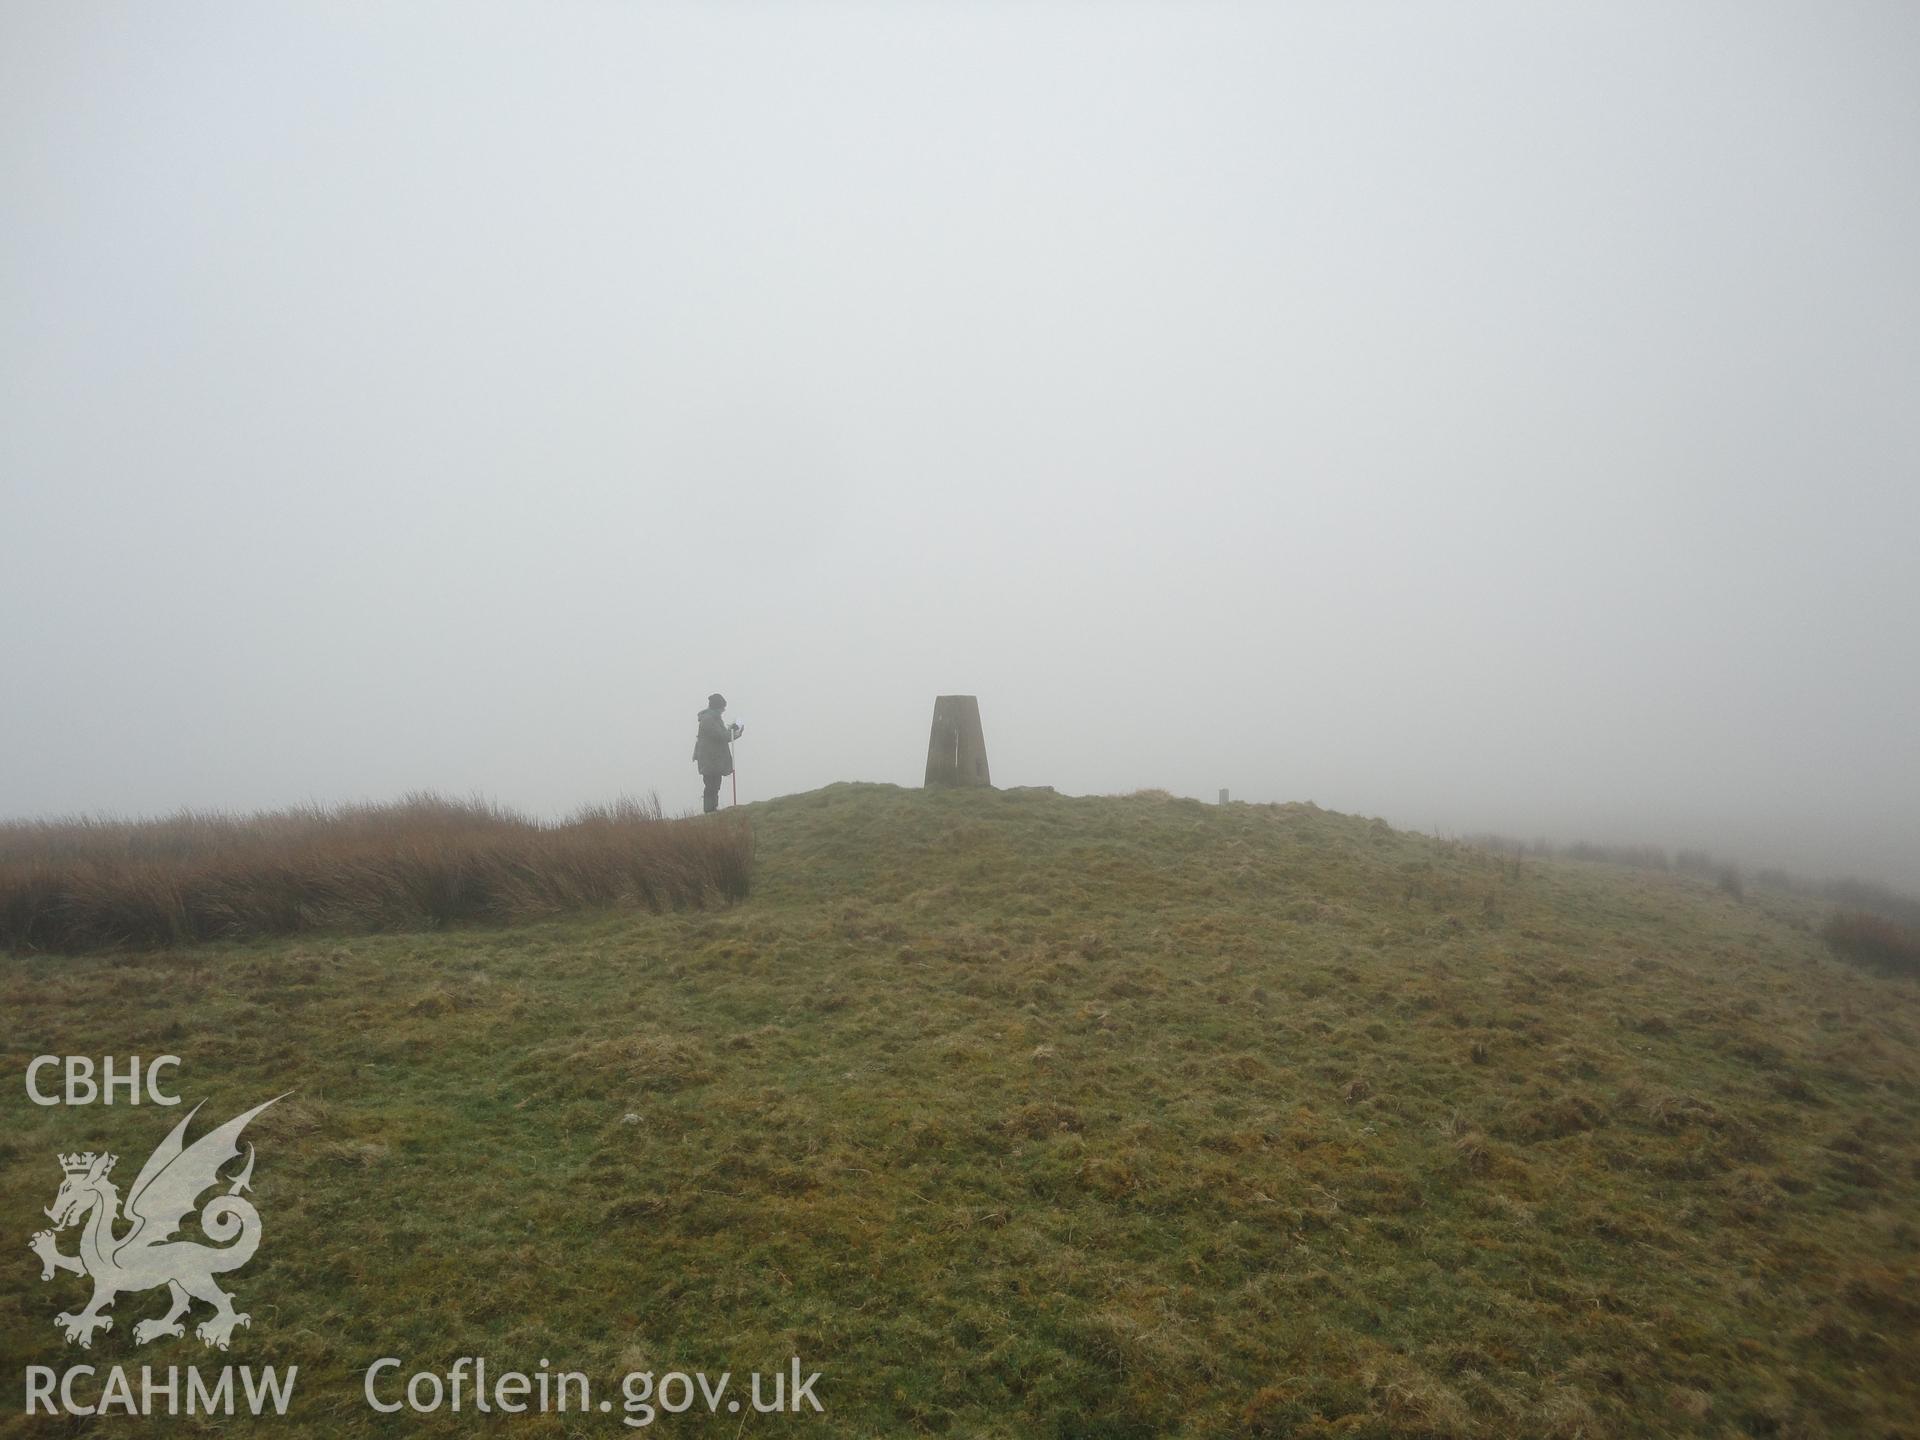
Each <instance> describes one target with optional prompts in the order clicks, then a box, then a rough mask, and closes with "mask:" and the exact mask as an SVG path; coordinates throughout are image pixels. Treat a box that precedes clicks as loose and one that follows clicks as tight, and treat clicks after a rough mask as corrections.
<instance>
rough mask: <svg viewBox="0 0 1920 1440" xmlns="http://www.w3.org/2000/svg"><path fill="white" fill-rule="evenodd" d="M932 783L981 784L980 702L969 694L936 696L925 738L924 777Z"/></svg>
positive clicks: (984, 756) (983, 765) (983, 738)
mask: <svg viewBox="0 0 1920 1440" xmlns="http://www.w3.org/2000/svg"><path fill="white" fill-rule="evenodd" d="M926 783H927V785H928V787H929V788H931V787H932V786H935V785H984V786H988V787H991V786H992V784H993V782H992V781H991V780H989V779H988V778H987V740H986V736H984V735H983V734H981V733H980V701H979V700H978V699H977V698H976V697H974V696H972V695H936V696H935V697H934V700H933V733H932V735H931V736H929V737H928V739H927V780H926Z"/></svg>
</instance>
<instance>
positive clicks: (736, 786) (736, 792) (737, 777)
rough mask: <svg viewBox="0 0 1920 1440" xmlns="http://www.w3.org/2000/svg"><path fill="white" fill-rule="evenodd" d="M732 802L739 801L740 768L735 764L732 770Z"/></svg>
mask: <svg viewBox="0 0 1920 1440" xmlns="http://www.w3.org/2000/svg"><path fill="white" fill-rule="evenodd" d="M733 803H734V804H736V805H738V804H739V803H740V768H739V767H738V766H735V767H734V771H733Z"/></svg>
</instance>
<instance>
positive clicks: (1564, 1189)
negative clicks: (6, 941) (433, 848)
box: [0, 785, 1920, 1437]
mask: <svg viewBox="0 0 1920 1440" xmlns="http://www.w3.org/2000/svg"><path fill="white" fill-rule="evenodd" d="M745 808H746V810H747V811H748V812H749V813H750V814H751V818H752V822H753V825H754V827H755V831H756V836H757V856H756V861H755V871H754V876H753V889H752V893H751V895H750V896H749V897H748V898H747V899H746V900H744V901H742V902H740V903H738V904H736V905H734V906H731V907H729V908H727V909H724V910H718V911H714V910H709V911H704V912H691V913H678V914H664V915H648V914H635V913H620V912H606V911H602V912H598V913H594V914H590V915H586V916H582V917H577V918H572V919H565V920H555V921H549V922H543V923H540V924H536V925H531V926H527V927H524V928H519V929H508V930H458V931H446V932H439V933H432V934H424V935H387V936H373V937H361V936H355V937H351V938H337V939H336V938H312V937H306V938H300V939H295V940H283V941H276V942H259V943H255V944H246V945H212V946H202V947H194V948H187V949H181V950H177V951H171V952H155V953H139V954H113V955H105V956H96V957H87V958H81V959H45V958H22V957H14V958H10V959H5V960H0V967H3V968H0V976H3V977H4V984H0V995H4V1000H5V1009H6V1013H7V1015H8V1017H9V1022H8V1024H7V1026H6V1035H5V1045H6V1047H7V1064H6V1068H7V1070H8V1072H9V1073H10V1074H12V1075H13V1076H15V1077H18V1076H19V1075H20V1074H21V1073H22V1072H23V1071H24V1069H25V1066H26V1062H27V1060H28V1059H29V1058H30V1057H32V1056H34V1055H37V1054H41V1053H58V1054H92V1055H102V1054H108V1053H111V1054H113V1055H116V1056H126V1055H130V1054H140V1055H142V1056H151V1055H155V1054H159V1053H162V1052H171V1053H175V1054H178V1055H180V1056H182V1057H183V1064H182V1066H181V1069H180V1071H179V1074H178V1078H177V1080H176V1081H175V1082H174V1083H175V1084H176V1086H177V1088H178V1090H179V1091H180V1093H182V1094H183V1095H184V1096H185V1098H186V1099H187V1101H188V1103H189V1104H191V1103H193V1102H194V1101H197V1100H200V1099H206V1100H207V1102H208V1104H207V1109H206V1110H205V1111H204V1112H203V1113H202V1117H201V1119H200V1120H199V1121H197V1122H196V1133H197V1132H198V1128H199V1127H200V1126H202V1125H205V1124H210V1123H215V1122H218V1121H220V1120H224V1119H225V1118H227V1117H228V1116H231V1115H233V1114H236V1113H238V1112H239V1111H241V1110H244V1109H246V1108H248V1107H250V1106H252V1105H254V1104H256V1103H258V1102H259V1101H260V1100H262V1099H265V1098H266V1097H267V1096H269V1095H274V1094H277V1093H279V1092H281V1091H284V1090H289V1089H291V1090H292V1091H293V1092H294V1093H293V1095H292V1096H290V1097H289V1098H288V1099H286V1100H283V1101H281V1102H280V1103H279V1104H278V1105H276V1106H275V1107H273V1108H272V1109H270V1110H269V1111H267V1112H266V1113H265V1114H264V1115H263V1116H262V1117H261V1118H260V1120H258V1121H257V1122H255V1127H254V1129H253V1131H251V1132H249V1133H250V1135H251V1136H252V1138H254V1139H255V1140H256V1141H257V1143H258V1146H259V1162H258V1168H257V1171H256V1174H255V1177H254V1183H255V1194H256V1196H257V1199H258V1203H259V1207H260V1211H261V1214H262V1216H263V1219H264V1222H265V1239H264V1241H263V1244H262V1247H261V1250H260V1252H259V1254H258V1256H257V1257H256V1258H255V1259H254V1260H253V1262H252V1263H251V1264H250V1265H248V1266H247V1267H246V1268H245V1269H244V1270H242V1271H241V1272H239V1273H238V1274H237V1275H235V1276H234V1277H232V1280H231V1288H233V1289H235V1290H236V1291H237V1292H238V1294H239V1297H240V1300H239V1304H240V1308H242V1309H246V1310H249V1311H250V1312H251V1313H252V1315H253V1316H254V1324H253V1327H252V1328H251V1329H250V1330H247V1331H242V1332H239V1333H238V1337H237V1339H236V1341H235V1344H234V1347H233V1350H232V1352H230V1354H229V1355H227V1356H225V1357H217V1356H213V1355H210V1354H209V1352H206V1351H204V1350H202V1349H201V1347H200V1346H199V1345H198V1344H197V1343H195V1342H193V1341H192V1340H191V1339H189V1340H186V1341H171V1340H162V1341H159V1342H157V1343H155V1344H153V1345H149V1346H144V1347H136V1346H135V1345H134V1343H133V1338H132V1334H131V1331H132V1324H133V1321H134V1320H135V1319H138V1318H141V1317H143V1316H146V1315H149V1314H153V1313H157V1311H158V1310H159V1309H160V1308H162V1306H161V1303H160V1302H159V1301H158V1300H157V1299H156V1297H154V1296H153V1295H151V1294H149V1295H142V1296H128V1297H125V1298H123V1299H122V1301H121V1302H120V1305H119V1307H118V1309H117V1310H116V1311H115V1314H116V1315H117V1316H118V1317H119V1324H118V1325H117V1326H116V1328H115V1329H114V1330H113V1331H112V1332H111V1333H110V1334H107V1335H103V1336H102V1337H100V1339H99V1341H98V1342H97V1343H96V1345H95V1346H94V1348H93V1349H92V1350H91V1351H87V1352H80V1351H78V1350H76V1349H74V1348H73V1347H70V1346H68V1345H65V1344H64V1343H62V1342H61V1340H60V1337H59V1335H58V1334H57V1333H56V1331H55V1329H54V1327H53V1323H52V1317H53V1315H54V1313H55V1312H56V1311H57V1310H62V1309H77V1308H79V1305H80V1303H81V1302H82V1301H83V1300H84V1298H85V1291H84V1288H83V1287H82V1285H81V1282H80V1281H79V1280H78V1279H76V1278H75V1277H73V1276H69V1275H61V1276H59V1277H57V1280H56V1281H55V1282H52V1283H48V1284H44V1285H43V1284H41V1283H40V1281H39V1270H38V1262H37V1261H36V1260H35V1259H34V1258H33V1257H32V1256H31V1255H30V1254H28V1253H27V1251H26V1250H25V1249H24V1248H16V1249H15V1250H14V1251H13V1260H12V1262H11V1263H10V1264H9V1265H8V1266H7V1268H6V1271H5V1274H6V1283H5V1288H4V1301H3V1302H0V1348H4V1349H5V1351H6V1353H8V1354H9V1355H14V1356H18V1357H21V1362H22V1363H27V1362H32V1363H41V1364H51V1365H67V1364H72V1363H75V1362H76V1361H78V1360H81V1359H84V1360H85V1361H86V1362H87V1363H92V1364H96V1365H103V1366H104V1365H108V1364H113V1363H122V1364H132V1365H138V1364H140V1363H149V1364H157V1365H163V1366H164V1365H166V1364H168V1363H178V1364H186V1363H189V1362H191V1363H196V1364H200V1365H202V1366H208V1365H217V1364H219V1363H222V1361H223V1360H224V1362H225V1363H234V1364H240V1363H250V1364H255V1365H258V1364H262V1363H274V1364H280V1365H285V1364H298V1365H299V1367H300V1383H299V1389H298V1394H297V1398H296V1400H295V1402H294V1407H293V1410H292V1412H291V1418H290V1419H289V1420H287V1421H281V1422H278V1423H276V1424H274V1425H273V1426H272V1430H273V1433H278V1434H316V1435H317V1434H326V1435H356V1434H384V1433H391V1432H394V1431H397V1430H399V1429H401V1428H405V1429H408V1430H417V1431H424V1432H428V1433H446V1434H460V1433H470V1432H472V1431H474V1430H488V1429H500V1430H503V1431H510V1432H512V1433H526V1434H581V1435H585V1434H617V1433H626V1432H625V1431H623V1430H622V1428H621V1426H620V1423H619V1415H618V1413H615V1414H613V1415H610V1416H601V1415H590V1416H585V1417H581V1416H575V1415H564V1416H562V1415H550V1416H547V1417H536V1416H527V1417H523V1418H521V1419H518V1420H507V1419H503V1418H502V1417H500V1416H497V1415H496V1416H494V1417H493V1418H492V1420H491V1421H485V1420H482V1419H480V1418H478V1417H475V1416H473V1415H472V1414H471V1413H466V1414H463V1415H460V1416H454V1415H450V1414H449V1413H448V1412H447V1411H446V1410H444V1409H443V1410H441V1411H439V1412H438V1413H436V1414H434V1415H427V1416H412V1415H409V1416H395V1417H392V1418H387V1417H382V1416H379V1415H376V1414H374V1413H372V1412H371V1411H370V1410H369V1409H368V1408H367V1407H366V1405H365V1403H364V1402H363V1400H362V1397H361V1376H362V1372H363V1370H364V1368H365V1367H366V1365H367V1364H368V1363H369V1361H371V1360H372V1359H374V1358H376V1357H379V1356H385V1355H392V1356H398V1357H401V1358H402V1359H403V1360H404V1362H405V1363H404V1365H403V1367H402V1369H401V1371H400V1375H401V1376H402V1377H404V1376H405V1375H406V1374H409V1373H411V1372H413V1371H415V1370H429V1369H430V1370H435V1371H441V1372H444V1371H445V1370H446V1369H447V1368H448V1366H449V1365H450V1364H451V1362H452V1361H453V1360H454V1359H455V1358H456V1357H459V1356H462V1355H482V1356H486V1357H488V1360H489V1363H490V1365H492V1366H494V1367H495V1368H508V1367H512V1368H519V1369H523V1370H529V1371H530V1370H532V1369H533V1368H534V1367H535V1366H536V1365H537V1364H538V1363H539V1361H540V1360H541V1359H542V1358H543V1357H544V1358H548V1359H550V1360H551V1362H552V1364H553V1366H554V1367H555V1368H556V1369H557V1368H562V1367H565V1368H571V1369H578V1370H581V1371H585V1372H587V1373H588V1374H589V1375H591V1376H592V1377H593V1380H594V1383H595V1386H596V1390H595V1394H596V1397H598V1396H599V1395H601V1394H608V1395H616V1396H617V1377H618V1376H619V1375H620V1374H622V1373H624V1372H627V1371H635V1370H650V1371H655V1372H664V1371H667V1370H672V1369H681V1370H688V1371H691V1370H696V1369H704V1370H706V1371H708V1372H710V1373H712V1372H718V1371H721V1370H731V1371H733V1372H736V1374H739V1373H741V1372H745V1371H749V1370H754V1369H758V1370H763V1371H772V1370H775V1369H779V1368H782V1367H784V1366H785V1365H786V1364H787V1362H788V1357H790V1356H792V1355H795V1354H797V1355H799V1356H800V1357H801V1358H802V1360H803V1362H804V1364H805V1366H806V1368H807V1369H809V1370H815V1369H817V1370H820V1371H822V1372H824V1379H823V1380H822V1381H821V1382H820V1384H819V1385H818V1386H817V1387H816V1393H817V1394H818V1395H819V1397H820V1399H821V1401H822V1403H823V1404H824V1405H825V1407H826V1414H825V1415H824V1416H812V1417H808V1418H799V1419H796V1418H786V1419H773V1418H766V1419H762V1418H760V1417H750V1416H743V1417H740V1418H739V1419H736V1418H735V1417H733V1416H731V1415H726V1416H721V1417H718V1418H714V1419H709V1418H707V1417H705V1416H703V1415H701V1414H700V1413H699V1412H698V1410H696V1411H695V1412H694V1413H692V1414H688V1415H682V1416H672V1415H662V1416H661V1417H660V1419H659V1421H658V1422H657V1428H664V1429H665V1430H667V1431H669V1432H672V1433H701V1434H709V1433H710V1434H716V1435H719V1434H725V1435H733V1434H736V1433H743V1432H744V1433H749V1434H752V1433H765V1432H767V1431H771V1430H775V1429H779V1430H782V1431H785V1432H790V1433H795V1434H798V1433H812V1434H833V1435H876V1436H878V1435H901V1434H918V1433H936V1434H951V1435H967V1436H976V1435H986V1436H1008V1437H1012V1436H1035V1435H1059V1436H1128V1435H1138V1436H1150V1435H1162V1434H1189V1435H1271V1436H1280V1435H1333V1434H1338V1435H1350V1436H1455V1435H1458V1436H1467V1435H1483V1436H1506V1435H1529V1436H1567V1437H1572V1436H1581V1435H1585V1436H1599V1435H1630V1434H1645V1435H1691V1434H1699V1435H1746V1434H1760V1435H1782V1436H1824V1435H1832V1436H1848V1435H1890V1434H1911V1433H1914V1431H1913V1428H1912V1427H1913V1425H1914V1417H1915V1415H1916V1414H1920V1379H1917V1378H1916V1377H1920V1229H1916V1221H1917V1219H1920V1143H1917V1141H1916V1129H1917V1127H1916V1121H1920V986H1916V985H1915V984H1914V983H1912V982H1911V981H1907V980H1901V979H1896V978H1887V977H1882V976H1877V975H1874V974H1871V973H1868V972H1865V971H1861V970H1858V969H1855V968H1853V967H1850V966H1847V965H1845V964H1842V963H1839V962H1837V961H1835V960H1834V959H1833V958H1831V956H1830V955H1829V954H1828V952H1827V951H1826V949H1825V948H1824V947H1823V946H1822V945H1821V943H1820V942H1819V940H1818V939H1817V938H1816V936H1815V935H1814V933H1813V930H1814V929H1815V928H1817V922H1818V919H1819V912H1818V911H1817V910H1816V909H1815V908H1814V907H1813V906H1812V905H1811V904H1810V903H1803V902H1799V901H1795V900H1790V899H1784V898H1779V897H1770V896H1758V897H1756V896H1749V897H1748V898H1747V899H1746V900H1744V901H1736V900H1734V899H1733V898H1731V897H1729V896H1728V895H1725V894H1723V893H1721V892H1719V891H1717V890H1716V889H1714V888H1713V887H1712V886H1711V885H1710V884H1709V883H1707V882H1704V881H1700V880H1693V879H1688V878H1685V877H1675V876H1659V875H1651V874H1646V873H1639V872H1632V871H1627V870H1620V869H1615V868H1612V867H1607V866H1597V865H1580V864H1574V863H1569V862H1534V861H1526V862H1516V861H1512V860H1508V859H1498V858H1494V857H1492V856H1489V855H1486V854H1483V853H1481V852H1478V851H1474V850H1470V849H1467V848H1464V847H1458V846H1453V845H1449V844H1446V843H1443V842H1439V841H1435V840H1431V839H1427V838H1423V837H1420V836H1414V835H1408V834H1404V833H1401V832H1397V831H1394V830H1392V829H1390V828H1388V827H1387V826H1386V825H1384V824H1382V823H1380V822H1377V821H1375V822H1369V821H1367V820H1363V819H1356V818H1353V817H1348V816H1341V815H1336V814H1331V813H1328V812H1324V811H1321V810H1318V809H1315V808H1314V807H1312V806H1279V807H1259V806H1245V805H1232V806H1227V807H1223V808H1222V807H1212V806H1202V805H1200V804H1197V803H1194V802H1190V801H1180V800H1172V799H1168V798H1166V797H1164V796H1158V795H1153V794H1147V795H1142V796H1136V797H1129V798H1105V799H1068V798H1063V797H1059V796H1055V795H1053V794H1052V793H1050V792H1045V791H1008V792H994V793H967V792H954V793H939V794H921V793H919V792H915V791H904V790H898V789H895V788H892V787H888V786H872V785H836V786H833V787H830V788H828V789H826V790H823V791H818V792H815V793H812V794H807V795H799V796H793V797H789V798H787V799H784V800H780V801H776V802H773V803H770V804H765V805H759V806H753V807H745ZM4 1094H5V1097H6V1098H5V1102H4V1103H5V1105H6V1107H7V1108H6V1110H5V1112H4V1113H5V1120H6V1124H5V1130H4V1138H0V1214H3V1215H5V1216H8V1217H11V1224H12V1226H13V1228H14V1230H15V1231H16V1232H17V1233H18V1240H19V1242H21V1246H24V1242H25V1241H26V1239H27V1237H28V1235H29V1234H30V1233H31V1232H32V1231H33V1230H35V1229H38V1228H40V1225H41V1223H42V1222H41V1220H40V1208H41V1207H42V1206H45V1205H47V1204H49V1203H50V1202H51V1199H52V1196H53V1192H54V1190H55V1189H56V1188H57V1186H58V1184H59V1181H60V1172H59V1168H58V1166H57V1165H56V1163H55V1160H54V1155H55V1153H56V1152H57V1151H70V1150H75V1149H100V1148H111V1149H114V1150H116V1151H118V1152H120V1153H121V1154H122V1157H123V1159H122V1172H123V1173H124V1174H125V1175H129V1176H130V1175H131V1172H132V1171H133V1170H134V1169H136V1168H137V1167H138V1165H139V1164H140V1163H141V1161H142V1160H144V1158H145V1157H146V1155H147V1153H148V1152H149V1151H150V1150H151V1149H152V1147H153V1145H154V1144H155V1143H156V1142H157V1141H158V1139H159V1138H160V1136H161V1134H162V1133H164V1131H165V1129H167V1128H169V1127H170V1126H171V1124H172V1123H173V1122H174V1121H175V1120H176V1119H177V1118H178V1117H179V1115H180V1114H182V1113H184V1112H183V1111H172V1110H166V1111H163V1110H156V1109H154V1108H153V1107H151V1106H141V1107H138V1108H132V1107H128V1106H125V1105H124V1104H123V1105H116V1106H114V1107H112V1108H102V1107H94V1108H92V1109H86V1110H79V1109H42V1108H39V1107H36V1106H33V1105H31V1104H29V1103H28V1102H27V1101H26V1099H25V1097H24V1093H23V1087H22V1086H21V1084H20V1083H19V1081H18V1079H17V1078H16V1079H14V1080H12V1081H10V1082H9V1083H8V1085H7V1086H6V1087H5V1090H4ZM63 1240H64V1243H65V1246H66V1248H68V1249H71V1248H72V1242H71V1239H70V1238H68V1237H63ZM14 1368H15V1370H16V1372H17V1370H18V1366H16V1367H14ZM17 1381H18V1375H17V1373H16V1375H15V1382H16V1383H17ZM394 1388H397V1387H390V1391H389V1393H391V1392H392V1390H393V1389H394ZM616 1404H617V1400H616ZM10 1409H11V1411H12V1413H11V1414H10V1415H9V1417H8V1418H7V1419H6V1420H4V1421H0V1425H11V1426H12V1427H14V1428H16V1429H17V1428H20V1427H22V1426H24V1425H25V1424H26V1422H25V1421H24V1420H23V1419H22V1417H21V1416H20V1415H19V1413H18V1407H17V1406H16V1407H10ZM743 1421H744V1424H743V1423H742V1422H743ZM403 1422H404V1424H403ZM62 1423H68V1424H73V1423H77V1422H49V1421H45V1420H38V1421H35V1422H33V1426H32V1428H33V1431H34V1433H58V1431H59V1429H60V1427H61V1425H62ZM194 1423H195V1422H188V1421H178V1422H175V1424H176V1426H177V1427H178V1428H179V1429H181V1430H191V1429H192V1428H193V1425H194ZM1903 1427H1905V1428H1903ZM225 1428H226V1429H228V1430H229V1431H231V1430H233V1429H236V1428H237V1429H239V1430H242V1431H244V1430H246V1429H247V1428H248V1426H247V1425H246V1424H244V1423H240V1424H237V1425H235V1424H232V1423H230V1424H229V1425H228V1426H227V1427H225ZM257 1428H260V1429H263V1430H264V1429H266V1428H268V1427H267V1426H266V1425H264V1424H263V1425H261V1426H259V1427H257Z"/></svg>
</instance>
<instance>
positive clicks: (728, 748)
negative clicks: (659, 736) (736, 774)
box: [693, 691, 746, 815]
mask: <svg viewBox="0 0 1920 1440" xmlns="http://www.w3.org/2000/svg"><path fill="white" fill-rule="evenodd" d="M726 709H727V697H726V696H724V695H722V694H720V693H719V692H718V691H715V692H714V693H713V694H711V695H709V696H707V708H706V709H704V710H702V711H701V712H700V729H699V733H698V735H697V737H696V738H695V740H694V742H693V763H694V764H695V765H697V766H699V767H700V782H701V786H702V789H703V793H702V795H701V808H702V809H703V810H705V811H706V812H707V814H709V815H711V814H712V813H713V812H714V811H716V810H718V809H719V808H720V781H721V780H722V779H723V778H725V777H726V776H728V775H731V774H732V773H733V742H734V741H736V740H738V739H739V738H740V737H741V736H742V735H743V734H745V733H746V729H745V727H744V726H741V725H729V724H727V723H726V721H724V720H722V719H721V718H720V717H721V716H722V715H723V714H725V713H726Z"/></svg>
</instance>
